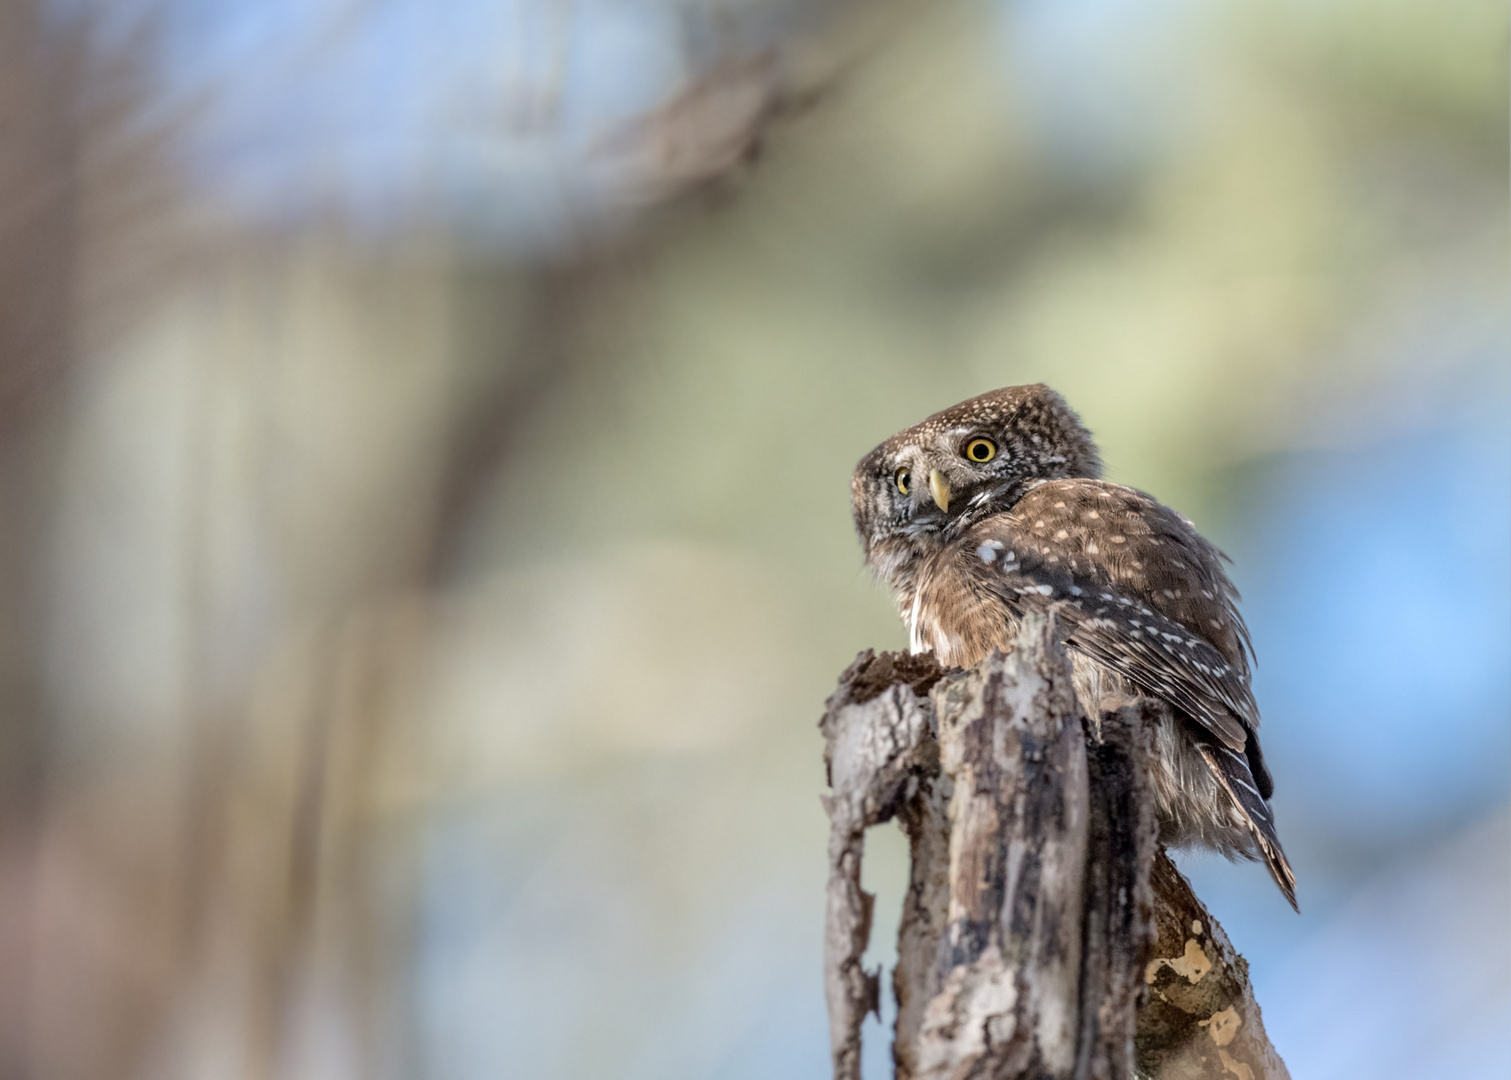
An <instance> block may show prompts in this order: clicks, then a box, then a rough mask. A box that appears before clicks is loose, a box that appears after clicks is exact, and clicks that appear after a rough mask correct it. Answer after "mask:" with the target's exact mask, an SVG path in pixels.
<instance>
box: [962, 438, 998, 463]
mask: <svg viewBox="0 0 1511 1080" xmlns="http://www.w3.org/2000/svg"><path fill="white" fill-rule="evenodd" d="M965 456H966V457H968V458H970V459H971V460H972V461H974V462H977V463H980V462H985V461H990V460H992V458H994V457H996V456H997V444H996V443H994V442H992V440H990V439H972V440H971V441H970V442H968V443H966V444H965Z"/></svg>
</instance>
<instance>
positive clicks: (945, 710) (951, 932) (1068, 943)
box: [821, 618, 1286, 1080]
mask: <svg viewBox="0 0 1511 1080" xmlns="http://www.w3.org/2000/svg"><path fill="white" fill-rule="evenodd" d="M1161 708H1162V706H1160V705H1159V704H1158V703H1156V702H1153V701H1148V700H1143V699H1135V700H1133V701H1131V702H1129V703H1127V704H1124V705H1122V707H1121V708H1117V709H1114V710H1112V711H1108V712H1105V713H1103V715H1102V716H1100V717H1099V718H1098V723H1097V724H1096V725H1095V726H1094V727H1093V726H1092V725H1088V724H1086V723H1085V722H1084V719H1083V717H1082V716H1081V712H1080V709H1079V705H1078V703H1077V701H1076V697H1075V693H1074V690H1073V688H1072V681H1071V666H1070V660H1069V657H1068V656H1067V654H1066V652H1065V649H1064V647H1063V646H1062V645H1061V644H1060V642H1059V641H1058V640H1057V638H1056V635H1055V625H1054V622H1053V619H1052V618H1030V619H1025V620H1024V624H1023V626H1022V629H1021V633H1020V635H1019V638H1018V640H1017V642H1016V644H1015V648H1014V650H1013V651H1012V652H1011V653H1009V654H1007V655H1005V656H1004V655H1002V654H996V655H994V656H992V657H989V658H987V659H986V660H984V661H983V662H982V663H981V664H980V665H978V666H977V667H976V668H975V669H973V670H971V671H969V672H954V673H950V674H947V675H946V674H945V673H943V672H942V671H941V670H940V669H939V668H938V667H937V666H936V665H935V664H934V662H933V661H932V659H931V658H929V657H914V656H905V655H900V654H889V653H883V654H881V655H877V654H874V653H871V652H866V653H863V654H862V655H861V656H860V657H859V658H857V660H856V662H855V663H854V664H852V665H851V666H850V668H849V669H848V670H847V671H846V672H845V674H844V676H842V678H841V680H840V687H839V689H838V690H837V691H836V692H835V694H834V695H833V696H832V697H831V698H830V699H829V702H828V710H827V712H826V714H825V716H824V720H823V722H822V725H821V726H822V729H823V732H824V735H825V738H826V754H825V758H826V764H827V765H828V769H829V778H830V787H831V792H832V794H831V796H830V797H828V798H827V799H826V800H825V806H826V808H827V809H828V811H829V816H830V820H831V834H830V844H829V857H830V875H829V892H828V905H827V925H826V931H825V991H826V996H827V998H828V1004H829V1019H830V1035H831V1049H832V1053H833V1064H834V1076H835V1078H836V1080H859V1077H860V1031H861V1024H862V1021H863V1020H864V1018H865V1015H866V1013H868V1012H879V1009H878V1005H879V1001H878V999H879V994H880V972H867V971H865V970H864V968H863V967H862V963H861V958H862V956H863V955H864V952H865V949H866V945H867V942H868V941H869V938H870V931H871V915H872V905H873V903H874V898H873V897H872V896H870V895H869V894H867V893H866V892H864V891H863V890H862V889H861V886H860V867H861V857H862V853H863V847H864V838H865V830H866V828H867V827H869V826H871V825H875V824H879V823H881V822H884V821H887V820H889V819H892V818H894V817H895V818H896V819H897V820H898V822H899V824H900V825H901V826H902V828H903V830H904V832H905V833H906V834H907V836H908V840H909V845H910V852H911V856H912V868H911V874H910V879H909V883H908V890H907V893H906V895H905V896H904V898H903V912H902V920H901V924H900V928H899V932H898V961H897V967H896V969H895V970H894V972H893V978H892V985H893V990H894V992H895V994H896V998H897V1006H898V1008H897V1022H896V1038H895V1041H894V1043H893V1058H894V1060H895V1063H896V1073H895V1075H896V1077H898V1078H899V1080H903V1078H906V1080H925V1078H927V1080H967V1078H970V1080H976V1078H982V1080H986V1078H1009V1077H1011V1078H1018V1077H1036V1078H1037V1077H1043V1078H1049V1077H1057V1078H1058V1077H1065V1078H1074V1080H1131V1078H1132V1077H1133V1076H1134V1075H1135V1056H1136V1057H1137V1069H1138V1072H1137V1074H1138V1075H1140V1076H1148V1077H1151V1078H1153V1080H1186V1078H1188V1077H1189V1078H1195V1077H1202V1076H1209V1075H1210V1076H1223V1077H1228V1076H1233V1077H1235V1078H1247V1080H1285V1078H1286V1073H1285V1068H1284V1066H1283V1065H1282V1064H1281V1063H1280V1061H1279V1058H1278V1057H1277V1056H1276V1055H1275V1053H1274V1051H1273V1049H1272V1048H1270V1046H1269V1043H1268V1041H1267V1040H1266V1039H1265V1037H1264V1029H1263V1025H1262V1024H1261V1023H1260V1021H1259V1011H1258V1006H1257V1005H1255V1004H1254V1002H1253V994H1252V992H1251V991H1250V990H1249V988H1248V980H1247V968H1246V966H1245V965H1244V963H1243V961H1242V959H1241V958H1239V957H1238V956H1237V955H1236V954H1234V953H1233V952H1232V948H1231V946H1229V945H1228V944H1227V939H1226V938H1225V937H1223V936H1222V932H1221V930H1220V929H1219V928H1217V926H1216V924H1215V923H1214V922H1213V921H1212V919H1211V917H1210V915H1208V914H1207V913H1206V911H1205V909H1203V908H1202V907H1201V905H1200V902H1199V901H1197V900H1196V898H1195V896H1194V895H1192V894H1191V892H1190V889H1189V887H1188V886H1186V885H1185V882H1184V880H1183V879H1181V878H1180V875H1179V874H1178V873H1177V872H1176V871H1175V868H1174V866H1173V865H1171V864H1170V863H1169V862H1168V860H1167V859H1165V857H1164V856H1163V855H1158V857H1156V856H1157V844H1156V839H1155V837H1156V823H1155V819H1154V801H1153V793H1152V791H1151V790H1150V780H1149V771H1150V765H1151V756H1152V754H1153V752H1154V751H1153V747H1152V732H1153V724H1154V720H1155V719H1156V715H1157V713H1158V711H1159V710H1160V709H1161ZM1198 922H1199V923H1200V925H1201V926H1202V927H1203V931H1204V932H1205V933H1206V934H1207V937H1206V938H1204V939H1202V940H1199V941H1198V942H1197V944H1196V946H1195V947H1194V950H1195V951H1194V952H1193V951H1191V950H1192V948H1193V946H1192V945H1191V944H1190V942H1189V941H1188V940H1187V938H1186V937H1184V936H1182V935H1183V934H1184V930H1183V929H1182V928H1186V929H1189V928H1190V927H1191V926H1193V925H1195V924H1197V923H1198ZM1156 930H1157V931H1158V934H1157V938H1156ZM1198 936H1199V935H1198ZM1176 937H1181V940H1180V941H1179V942H1176V941H1175V938H1176ZM1203 941H1205V942H1206V943H1205V944H1203V943H1202V942H1203ZM1172 948H1173V949H1175V950H1176V951H1175V952H1170V950H1171V949H1172ZM1167 954H1168V955H1169V956H1171V957H1172V959H1169V960H1161V959H1160V957H1164V956H1166V955H1167ZM1198 956H1199V957H1200V958H1201V959H1200V960H1198V959H1197V957H1198ZM1209 979H1210V981H1207V982H1205V984H1204V985H1203V982H1204V980H1209ZM1135 1048H1136V1051H1137V1052H1136V1053H1135ZM1193 1070H1195V1071H1193ZM1204 1070H1205V1071H1204ZM1211 1070H1216V1071H1211ZM1245 1070H1247V1071H1245Z"/></svg>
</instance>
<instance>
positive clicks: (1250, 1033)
mask: <svg viewBox="0 0 1511 1080" xmlns="http://www.w3.org/2000/svg"><path fill="white" fill-rule="evenodd" d="M1150 883H1151V885H1152V887H1153V893H1154V908H1155V917H1154V922H1155V928H1156V938H1155V944H1154V952H1153V955H1152V956H1151V957H1150V959H1149V961H1148V963H1147V964H1146V965H1145V968H1144V972H1143V981H1144V983H1145V984H1146V985H1147V987H1148V1000H1147V1001H1146V1002H1145V1004H1144V1007H1143V1008H1142V1009H1140V1010H1139V1012H1138V1034H1137V1046H1138V1060H1139V1069H1140V1071H1141V1072H1142V1073H1143V1074H1144V1075H1147V1076H1148V1077H1149V1078H1150V1080H1205V1078H1207V1077H1214V1078H1216V1077H1221V1078H1223V1080H1290V1075H1291V1074H1290V1073H1289V1072H1287V1071H1286V1067H1285V1063H1284V1062H1283V1061H1281V1060H1280V1055H1278V1054H1277V1053H1275V1048H1274V1047H1273V1046H1271V1045H1270V1040H1269V1037H1268V1036H1267V1035H1266V1034H1265V1032H1264V1021H1263V1019H1262V1018H1261V1016H1260V1013H1259V1003H1258V1002H1257V1001H1255V1000H1254V990H1253V988H1252V987H1251V986H1250V985H1249V965H1248V963H1247V962H1246V961H1245V960H1244V958H1243V957H1241V956H1239V955H1238V953H1237V952H1236V951H1235V950H1234V948H1233V945H1232V943H1231V942H1229V941H1228V935H1227V934H1225V933H1223V929H1222V927H1221V926H1219V925H1218V924H1217V920H1215V919H1213V918H1212V916H1211V915H1210V914H1209V913H1208V912H1207V909H1206V907H1204V906H1203V905H1202V902H1201V901H1200V900H1198V899H1197V898H1196V894H1195V893H1193V892H1192V891H1191V886H1190V885H1189V884H1188V883H1187V881H1186V879H1185V878H1184V877H1182V876H1181V873H1180V871H1179V870H1177V869H1176V868H1175V864H1174V863H1173V862H1171V861H1170V858H1169V856H1167V855H1165V854H1163V853H1161V854H1160V856H1159V858H1158V859H1156V860H1155V863H1154V870H1153V874H1152V875H1151V879H1150Z"/></svg>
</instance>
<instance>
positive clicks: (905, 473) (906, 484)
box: [895, 469, 913, 495]
mask: <svg viewBox="0 0 1511 1080" xmlns="http://www.w3.org/2000/svg"><path fill="white" fill-rule="evenodd" d="M895 479H896V480H897V490H898V491H900V492H902V493H903V494H904V495H906V494H907V493H908V489H909V488H910V487H912V486H913V473H912V471H911V470H909V469H898V470H897V476H896V478H895Z"/></svg>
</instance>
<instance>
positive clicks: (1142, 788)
mask: <svg viewBox="0 0 1511 1080" xmlns="http://www.w3.org/2000/svg"><path fill="white" fill-rule="evenodd" d="M1158 711H1159V710H1158V709H1156V708H1155V707H1154V703H1153V702H1150V701H1147V700H1138V701H1133V702H1130V703H1128V704H1126V705H1124V706H1123V707H1122V708H1120V709H1118V710H1116V711H1111V712H1104V713H1103V714H1102V716H1101V717H1100V718H1099V723H1098V724H1097V726H1096V730H1095V731H1093V732H1090V733H1089V735H1090V737H1089V739H1088V745H1087V776H1088V781H1089V785H1088V786H1089V788H1090V811H1091V812H1090V825H1089V836H1088V839H1087V852H1086V909H1085V923H1084V931H1083V933H1084V940H1083V943H1082V957H1083V958H1082V966H1081V1031H1080V1045H1079V1047H1078V1057H1077V1061H1076V1077H1077V1080H1130V1078H1131V1077H1132V1076H1133V1075H1134V1012H1135V1010H1136V1008H1137V1007H1138V1003H1139V999H1140V996H1141V994H1142V992H1143V988H1144V980H1143V974H1144V962H1145V960H1147V959H1148V956H1149V952H1150V949H1151V947H1152V946H1153V944H1154V897H1153V893H1152V891H1151V889H1150V886H1149V872H1150V868H1151V867H1152V866H1153V863H1154V856H1155V851H1156V850H1157V848H1158V841H1157V834H1158V831H1159V826H1158V823H1157V822H1156V820H1155V815H1154V798H1153V792H1152V790H1151V782H1150V779H1149V763H1150V758H1151V757H1152V755H1153V753H1154V746H1153V734H1154V727H1153V724H1154V722H1155V720H1156V719H1157V718H1158Z"/></svg>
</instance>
